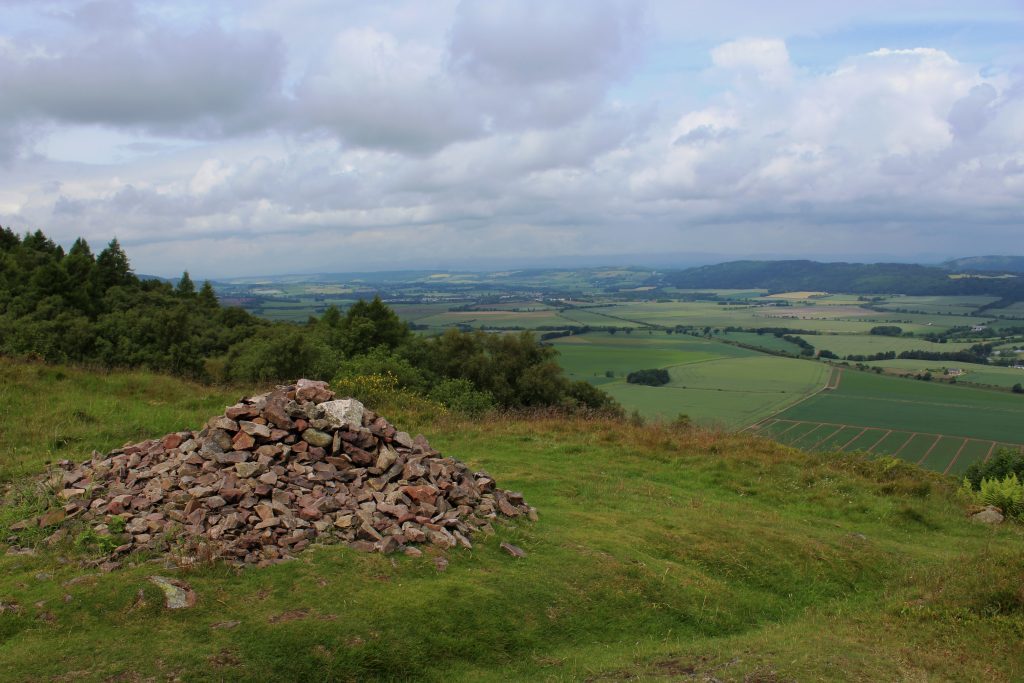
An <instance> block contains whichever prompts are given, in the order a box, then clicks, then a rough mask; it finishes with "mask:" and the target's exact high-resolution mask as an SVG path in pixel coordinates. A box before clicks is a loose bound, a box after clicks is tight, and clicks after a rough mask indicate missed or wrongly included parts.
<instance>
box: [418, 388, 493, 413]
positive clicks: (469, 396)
mask: <svg viewBox="0 0 1024 683" xmlns="http://www.w3.org/2000/svg"><path fill="white" fill-rule="evenodd" d="M427 397H428V398H430V399H431V400H433V401H437V402H438V403H440V404H441V405H443V406H444V407H445V408H448V409H449V410H453V411H456V412H460V413H466V414H468V415H479V414H481V413H486V412H487V411H488V410H491V409H493V408H494V406H495V403H494V397H493V396H491V394H490V393H488V392H486V391H477V390H476V388H475V387H474V386H473V383H472V382H470V381H469V380H468V379H446V380H444V381H442V382H441V383H440V384H438V385H437V386H436V387H434V388H433V389H431V390H430V393H429V394H428V395H427Z"/></svg>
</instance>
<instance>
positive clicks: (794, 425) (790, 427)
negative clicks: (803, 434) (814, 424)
mask: <svg viewBox="0 0 1024 683" xmlns="http://www.w3.org/2000/svg"><path fill="white" fill-rule="evenodd" d="M779 422H785V420H779ZM802 424H807V423H806V422H794V423H793V424H791V425H789V426H788V427H786V428H785V429H783V430H782V431H781V432H779V433H778V434H776V435H775V438H776V439H778V438H779V437H781V436H782V435H783V434H785V433H786V432H788V431H789V430H790V429H792V428H793V427H796V426H797V425H802Z"/></svg>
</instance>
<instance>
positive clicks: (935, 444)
mask: <svg viewBox="0 0 1024 683" xmlns="http://www.w3.org/2000/svg"><path fill="white" fill-rule="evenodd" d="M749 431H751V432H753V433H757V434H762V435H764V436H767V437H769V438H771V439H773V440H775V441H778V442H780V443H784V444H786V445H788V446H793V447H794V448H801V449H803V450H807V451H815V452H834V451H844V452H854V451H867V452H869V453H872V454H873V455H889V456H894V457H898V458H902V459H903V460H906V461H907V462H912V463H915V464H917V465H920V466H921V467H924V468H926V469H930V470H935V471H937V472H942V473H943V474H952V475H959V474H963V472H964V471H965V470H966V469H967V468H968V467H970V466H971V465H972V464H974V463H977V462H984V461H986V460H988V459H989V458H991V457H992V455H993V454H995V453H996V452H997V451H998V450H999V449H1001V448H1006V449H1009V450H1014V451H1024V444H1020V443H1005V442H1000V441H993V440H991V439H973V438H967V437H963V436H949V435H945V434H935V433H925V432H911V431H903V430H893V429H882V428H877V427H863V426H860V425H845V424H836V423H833V422H809V421H808V422H804V421H797V420H787V419H774V418H771V419H767V420H765V421H763V422H761V423H759V424H757V425H755V426H754V427H752V428H751V429H750V430H749Z"/></svg>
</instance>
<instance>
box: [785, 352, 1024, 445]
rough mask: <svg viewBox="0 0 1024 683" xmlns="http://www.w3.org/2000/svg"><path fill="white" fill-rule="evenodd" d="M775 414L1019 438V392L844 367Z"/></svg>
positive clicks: (1022, 402) (1023, 426)
mask: <svg viewBox="0 0 1024 683" xmlns="http://www.w3.org/2000/svg"><path fill="white" fill-rule="evenodd" d="M775 417H777V418H780V419H786V420H794V421H799V422H816V423H834V424H848V425H855V426H856V425H859V426H867V427H875V428H880V429H892V430H898V431H907V432H923V433H942V434H946V435H948V436H960V437H965V438H976V439H987V440H993V441H999V442H1009V443H1021V442H1024V397H1021V396H1018V395H1016V394H1010V393H1008V392H995V391H986V390H984V389H975V388H971V387H963V386H953V385H949V384H939V383H934V382H919V381H915V380H911V379H902V378H897V377H887V376H884V375H876V374H873V373H867V372H856V371H849V370H847V371H844V372H843V375H842V380H841V382H840V385H839V387H838V388H837V389H833V390H829V391H824V392H821V393H819V394H817V395H815V396H813V397H812V398H810V399H808V400H807V401H804V402H803V403H801V404H800V405H797V406H794V407H793V408H791V409H789V410H787V411H785V412H783V413H781V414H780V415H777V416H775ZM937 425H941V429H937V428H936V426H937Z"/></svg>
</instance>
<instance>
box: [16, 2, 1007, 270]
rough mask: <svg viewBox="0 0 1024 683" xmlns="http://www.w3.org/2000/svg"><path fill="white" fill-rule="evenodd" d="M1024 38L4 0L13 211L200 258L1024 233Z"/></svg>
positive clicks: (614, 14) (767, 246)
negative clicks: (1023, 222) (1023, 124)
mask: <svg viewBox="0 0 1024 683" xmlns="http://www.w3.org/2000/svg"><path fill="white" fill-rule="evenodd" d="M848 5H849V6H848ZM1021 35H1024V6H1022V5H1021V3H1020V2H1017V1H1014V0H993V1H992V2H987V3H985V5H984V6H983V7H977V6H967V5H964V4H963V3H959V2H952V1H951V0H934V1H930V2H926V1H925V0H903V1H901V2H887V3H883V2H880V1H876V0H870V1H866V2H861V3H843V4H842V5H839V4H836V3H829V4H827V5H823V4H822V3H815V2H810V1H809V0H799V1H797V0H791V1H790V2H783V3H778V4H776V5H775V6H773V7H772V8H771V12H770V13H767V12H764V10H763V5H762V4H760V3H753V2H743V1H740V0H731V1H726V2H722V3H718V4H716V5H714V6H713V7H711V6H705V5H704V4H698V3H678V2H669V1H667V0H650V1H649V2H625V1H622V0H595V1H594V2H587V3H578V2H577V3H574V2H569V1H568V0H566V1H548V2H530V1H523V2H514V1H512V0H507V1H505V0H497V1H492V2H483V1H473V0H463V1H455V0H447V1H444V2H438V3H430V4H429V5H427V4H424V3H414V2H400V1H396V2H389V3H351V2H330V3H328V2H320V1H309V2H297V3H287V4H282V3H272V2H266V1H262V2H261V1H257V2H246V3H242V2H223V3H200V2H181V3H175V4H174V5H173V6H168V5H167V4H166V3H157V2H143V1H132V0H104V1H98V2H79V1H72V0H54V1H47V2H26V1H21V0H15V1H12V2H6V3H3V5H2V6H0V92H3V93H4V96H3V99H2V100H0V225H3V226H7V227H10V228H12V229H14V230H16V231H18V232H23V231H26V230H35V229H42V230H43V231H44V232H46V233H47V234H48V235H49V236H51V237H53V238H54V239H56V240H58V241H60V242H62V243H65V244H66V243H69V242H70V241H71V240H73V239H74V238H75V237H78V236H83V237H85V238H86V239H88V240H89V241H90V243H91V244H92V245H93V247H94V248H102V246H103V244H104V243H105V242H106V241H108V240H109V239H110V238H111V237H113V236H117V238H118V239H119V240H120V241H121V243H122V245H123V246H124V248H125V250H126V251H127V253H128V255H129V257H130V259H131V261H132V264H133V266H134V269H135V270H136V271H137V272H140V273H147V274H153V275H160V276H164V277H176V276H177V275H179V274H180V273H181V271H182V270H186V269H187V270H189V271H190V272H191V273H192V274H193V275H194V276H195V277H197V278H211V279H217V278H231V277H244V276H249V277H257V276H261V275H275V274H277V275H283V274H290V273H302V272H316V273H336V272H358V271H363V272H381V271H389V270H403V269H446V268H447V269H466V264H472V263H479V264H491V265H487V266H483V267H481V268H480V269H481V270H487V269H500V268H513V267H516V268H522V267H529V266H528V265H526V264H554V263H566V264H570V265H567V267H573V266H572V265H571V264H574V263H575V264H584V263H585V264H592V265H601V264H616V263H617V264H622V265H638V266H643V265H648V264H645V263H629V261H630V259H635V258H637V257H644V256H646V257H650V258H651V259H656V260H657V259H660V260H661V261H660V265H659V263H658V262H656V261H652V264H654V265H655V267H666V266H665V265H663V264H664V263H665V262H668V261H670V260H671V259H674V258H679V259H683V260H684V261H685V260H686V259H690V260H691V261H692V262H690V263H686V262H682V263H680V264H679V266H678V267H686V266H688V265H698V264H703V263H714V262H721V261H725V260H735V259H740V258H780V257H786V258H810V259H814V260H842V261H858V262H875V261H898V262H922V263H938V262H941V261H943V260H946V259H948V258H953V257H957V256H977V255H984V254H1001V253H1005V252H1008V251H1009V252H1014V251H1016V252H1018V253H1019V252H1020V251H1021V250H1020V249H1017V248H1015V247H1013V246H1012V245H1013V244H1014V242H1013V240H1014V239H1017V238H1019V234H1020V231H1021V227H1022V226H1021V218H1020V217H1021V216H1022V215H1024V126H1022V124H1021V122H1022V121H1024V41H1022V40H1021V38H1020V36H1021ZM517 264H518V265H517ZM540 267H550V266H549V265H541V266H540ZM577 267H578V266H577Z"/></svg>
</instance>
